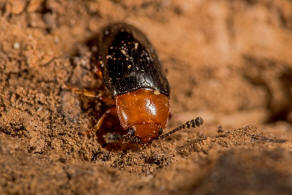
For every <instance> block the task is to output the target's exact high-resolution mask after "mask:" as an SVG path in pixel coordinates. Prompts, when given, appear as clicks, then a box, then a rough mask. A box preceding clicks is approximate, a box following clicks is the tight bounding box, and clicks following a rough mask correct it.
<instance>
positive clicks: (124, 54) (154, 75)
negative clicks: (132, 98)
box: [99, 23, 170, 96]
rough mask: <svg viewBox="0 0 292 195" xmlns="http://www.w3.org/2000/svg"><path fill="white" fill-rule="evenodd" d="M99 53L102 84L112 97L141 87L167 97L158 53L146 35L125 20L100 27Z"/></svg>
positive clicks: (166, 88) (166, 86)
mask: <svg viewBox="0 0 292 195" xmlns="http://www.w3.org/2000/svg"><path fill="white" fill-rule="evenodd" d="M99 55H100V58H101V63H102V64H101V67H102V73H103V78H104V83H105V85H106V87H107V88H108V89H109V90H110V91H111V92H112V95H113V96H116V95H121V94H124V93H128V92H131V91H135V90H137V89H141V88H146V89H147V88H148V89H153V90H158V91H159V92H160V93H162V94H164V95H166V96H169V93H170V89H169V84H168V81H167V79H166V76H165V73H164V71H163V70H162V67H161V64H160V62H159V59H158V56H157V54H156V52H155V50H154V49H153V46H152V45H151V43H150V42H149V40H148V39H147V37H146V36H145V35H144V34H143V33H142V32H141V31H140V30H138V29H137V28H135V27H134V26H132V25H129V24H126V23H115V24H111V25H108V26H106V27H104V28H103V29H102V31H101V34H100V36H99Z"/></svg>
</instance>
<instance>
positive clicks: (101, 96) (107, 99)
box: [64, 85, 114, 105]
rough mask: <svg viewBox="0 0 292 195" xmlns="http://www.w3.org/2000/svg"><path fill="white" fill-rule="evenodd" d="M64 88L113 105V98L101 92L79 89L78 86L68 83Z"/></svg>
mask: <svg viewBox="0 0 292 195" xmlns="http://www.w3.org/2000/svg"><path fill="white" fill-rule="evenodd" d="M64 89H68V90H70V91H72V93H74V94H77V95H84V96H86V97H92V98H98V99H99V100H101V101H102V102H103V103H105V104H106V105H114V100H113V99H112V98H111V97H108V96H105V95H104V94H102V93H96V92H95V91H89V90H86V89H80V88H77V87H73V86H70V85H65V87H64Z"/></svg>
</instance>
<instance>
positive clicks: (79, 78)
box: [0, 0, 292, 194]
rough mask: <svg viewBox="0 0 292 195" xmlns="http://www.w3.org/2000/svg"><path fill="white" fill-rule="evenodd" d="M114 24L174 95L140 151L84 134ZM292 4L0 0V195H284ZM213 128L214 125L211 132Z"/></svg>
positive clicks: (99, 109) (96, 109)
mask: <svg viewBox="0 0 292 195" xmlns="http://www.w3.org/2000/svg"><path fill="white" fill-rule="evenodd" d="M115 21H123V22H127V23H130V24H133V25H135V26H136V27H138V28H139V29H141V30H142V31H143V32H145V34H146V35H147V36H148V38H149V39H150V40H151V42H152V43H153V45H154V46H155V48H156V49H157V52H158V55H159V57H160V60H161V62H162V64H163V66H164V67H165V68H166V69H167V72H168V73H167V77H168V79H169V81H170V85H171V111H172V116H173V117H172V118H171V120H170V121H169V125H168V126H169V127H170V128H171V127H175V126H176V125H177V124H180V123H181V122H184V121H185V120H188V119H191V118H193V117H195V116H202V117H203V118H204V120H205V124H204V126H203V127H201V128H199V129H196V130H185V131H181V132H179V133H176V134H175V135H173V136H171V137H169V138H168V139H165V140H160V141H155V142H153V143H152V144H151V145H148V146H142V147H141V148H140V149H138V150H137V151H132V150H127V151H123V150H117V151H109V150H106V149H104V148H102V147H101V146H100V144H99V143H98V142H97V135H96V132H95V130H94V125H95V124H96V122H97V120H98V118H99V117H100V116H101V115H102V113H103V112H104V111H105V109H106V107H105V105H103V104H102V103H101V102H100V101H99V100H96V99H94V98H87V97H82V96H78V95H74V94H72V93H71V92H70V91H68V90H64V84H65V83H70V84H71V85H74V86H77V87H79V88H85V89H90V90H92V89H95V90H97V91H101V90H103V87H102V80H101V79H100V78H99V77H98V76H97V75H96V74H94V71H95V66H94V64H92V63H91V61H90V59H91V57H92V56H91V55H92V53H95V51H96V50H97V49H98V48H97V47H96V46H94V42H93V41H91V40H94V39H95V36H96V34H97V33H98V31H99V29H100V28H101V27H102V26H104V25H106V24H108V23H110V22H115ZM291 51H292V2H291V1H290V0H277V1H270V0H262V1H257V0H238V1H235V0H234V1H231V0H222V1H218V0H209V1H200V0H184V1H181V0H158V1H154V0H153V1H152V0H143V1H137V0H128V1H120V0H111V1H107V0H102V1H101V0H100V1H98V0H92V1H83V0H74V1H65V0H64V1H63V0H62V1H59V0H31V1H26V0H0V194H68V193H70V194H97V193H100V194H113V193H115V194H134V193H140V194H175V193H180V194H292V127H291V122H292V111H291V110H292V53H291ZM219 126H220V127H219Z"/></svg>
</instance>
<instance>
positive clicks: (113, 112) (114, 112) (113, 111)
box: [95, 106, 117, 130]
mask: <svg viewBox="0 0 292 195" xmlns="http://www.w3.org/2000/svg"><path fill="white" fill-rule="evenodd" d="M109 115H117V109H116V107H115V106H113V107H111V108H109V109H108V110H107V111H105V113H103V115H102V116H101V117H100V118H99V120H98V122H97V123H96V125H95V129H96V130H99V129H100V128H101V126H102V123H103V122H104V119H105V118H106V117H108V116H109Z"/></svg>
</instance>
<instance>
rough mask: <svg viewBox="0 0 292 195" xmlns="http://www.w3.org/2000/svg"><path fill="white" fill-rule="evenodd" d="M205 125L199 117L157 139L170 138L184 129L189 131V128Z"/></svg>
mask: <svg viewBox="0 0 292 195" xmlns="http://www.w3.org/2000/svg"><path fill="white" fill-rule="evenodd" d="M203 123H204V120H203V119H202V117H200V116H199V117H197V118H195V119H192V120H190V121H187V122H185V123H184V124H182V125H180V126H178V127H176V128H174V129H173V130H171V131H169V132H167V133H165V134H163V135H160V136H159V137H157V139H163V138H166V137H168V136H170V135H171V134H173V133H175V132H177V131H180V130H182V129H189V128H191V127H192V128H195V127H199V126H201V125H202V124H203Z"/></svg>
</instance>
